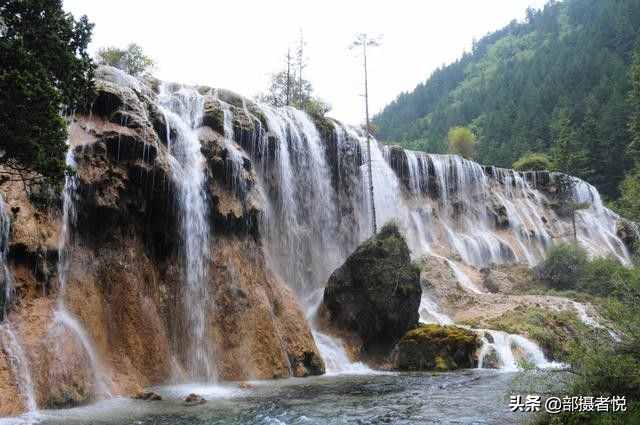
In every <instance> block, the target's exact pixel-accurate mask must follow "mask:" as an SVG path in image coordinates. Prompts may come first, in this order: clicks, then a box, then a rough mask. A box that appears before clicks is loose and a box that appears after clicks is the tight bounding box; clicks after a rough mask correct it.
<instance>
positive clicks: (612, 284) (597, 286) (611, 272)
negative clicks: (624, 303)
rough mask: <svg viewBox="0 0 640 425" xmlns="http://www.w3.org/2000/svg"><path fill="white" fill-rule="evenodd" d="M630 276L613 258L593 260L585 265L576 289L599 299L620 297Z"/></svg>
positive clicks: (628, 271)
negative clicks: (599, 297)
mask: <svg viewBox="0 0 640 425" xmlns="http://www.w3.org/2000/svg"><path fill="white" fill-rule="evenodd" d="M632 275H633V272H632V270H630V269H628V268H626V267H624V266H623V265H622V264H620V262H619V261H617V260H615V259H613V258H595V259H593V260H591V261H589V262H588V263H587V265H586V267H585V269H584V273H583V276H582V279H581V281H580V282H579V283H578V285H577V289H579V290H580V291H583V292H587V293H590V294H592V295H597V296H601V297H607V296H615V295H620V291H622V290H623V289H624V287H625V285H626V282H629V281H630V280H631V279H632Z"/></svg>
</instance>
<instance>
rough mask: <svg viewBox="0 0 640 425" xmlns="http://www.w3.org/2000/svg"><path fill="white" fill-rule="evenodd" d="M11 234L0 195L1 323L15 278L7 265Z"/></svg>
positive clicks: (9, 222) (8, 220) (7, 213)
mask: <svg viewBox="0 0 640 425" xmlns="http://www.w3.org/2000/svg"><path fill="white" fill-rule="evenodd" d="M10 234H11V217H9V211H7V207H6V205H5V203H4V198H3V197H2V194H1V193H0V303H1V306H0V307H1V308H0V322H2V321H3V320H4V318H5V317H6V315H7V309H8V307H9V305H10V304H11V298H12V292H13V277H12V276H11V270H9V265H8V263H7V256H8V255H9V237H10Z"/></svg>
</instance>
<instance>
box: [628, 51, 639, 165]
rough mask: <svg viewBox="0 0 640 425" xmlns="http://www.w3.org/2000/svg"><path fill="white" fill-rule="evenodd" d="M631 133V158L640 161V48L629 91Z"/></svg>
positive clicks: (629, 152)
mask: <svg viewBox="0 0 640 425" xmlns="http://www.w3.org/2000/svg"><path fill="white" fill-rule="evenodd" d="M629 106H630V109H631V114H630V118H629V133H630V134H631V142H630V143H629V146H628V147H627V153H628V155H629V157H630V158H632V159H633V160H635V161H640V49H638V50H637V51H636V52H635V55H634V61H633V64H632V65H631V91H630V92H629Z"/></svg>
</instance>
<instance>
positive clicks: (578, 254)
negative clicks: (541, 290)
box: [535, 244, 587, 290]
mask: <svg viewBox="0 0 640 425" xmlns="http://www.w3.org/2000/svg"><path fill="white" fill-rule="evenodd" d="M586 266H587V253H586V251H585V250H584V249H582V248H580V247H579V246H578V245H575V244H560V245H556V246H554V247H553V248H551V249H550V250H549V252H548V253H547V258H546V259H545V260H544V261H543V262H542V263H541V264H539V265H538V266H536V269H535V275H536V278H537V279H538V280H540V281H541V282H543V283H544V284H546V285H547V286H548V287H550V288H553V289H558V290H568V289H573V288H575V287H576V285H577V284H578V282H579V281H580V280H581V279H582V277H583V275H584V272H585V268H586Z"/></svg>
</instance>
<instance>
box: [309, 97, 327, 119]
mask: <svg viewBox="0 0 640 425" xmlns="http://www.w3.org/2000/svg"><path fill="white" fill-rule="evenodd" d="M304 110H305V111H307V113H308V114H309V115H312V116H315V117H320V118H321V117H324V116H325V115H326V114H327V113H328V112H329V111H331V105H329V104H328V103H327V102H324V101H323V100H320V99H318V98H314V97H312V98H311V99H309V100H308V101H307V104H306V105H304Z"/></svg>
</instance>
